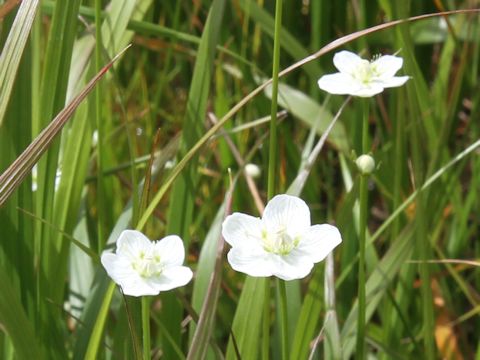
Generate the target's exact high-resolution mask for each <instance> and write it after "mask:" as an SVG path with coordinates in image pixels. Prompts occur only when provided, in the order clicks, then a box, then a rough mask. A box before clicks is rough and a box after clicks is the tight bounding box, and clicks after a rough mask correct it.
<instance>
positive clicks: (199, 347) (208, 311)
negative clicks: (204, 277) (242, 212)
mask: <svg viewBox="0 0 480 360" xmlns="http://www.w3.org/2000/svg"><path fill="white" fill-rule="evenodd" d="M233 189H234V184H233V183H232V184H231V185H230V188H229V190H228V192H227V194H226V196H225V201H224V206H222V207H221V208H220V211H221V210H224V211H223V212H220V211H219V214H221V215H223V216H222V219H223V218H224V217H225V214H229V213H230V211H231V210H230V209H231V206H232V193H233ZM215 230H216V231H214V232H213V234H214V235H216V238H215V240H216V241H215V243H214V244H215V253H214V254H215V256H214V260H215V263H214V265H215V267H214V269H212V270H213V271H212V272H211V275H210V279H209V283H208V289H207V291H206V296H205V298H204V299H205V300H204V302H203V304H202V308H201V312H200V314H199V320H198V324H197V328H196V330H195V334H194V335H193V338H192V343H191V346H190V349H189V351H188V356H187V359H198V360H201V359H204V358H205V356H206V354H207V349H208V344H209V342H210V337H211V335H212V333H213V332H214V324H215V312H216V309H217V304H218V297H219V295H220V283H221V274H222V267H223V254H224V251H223V248H224V241H223V238H222V236H221V222H220V221H218V223H217V224H216V229H215Z"/></svg>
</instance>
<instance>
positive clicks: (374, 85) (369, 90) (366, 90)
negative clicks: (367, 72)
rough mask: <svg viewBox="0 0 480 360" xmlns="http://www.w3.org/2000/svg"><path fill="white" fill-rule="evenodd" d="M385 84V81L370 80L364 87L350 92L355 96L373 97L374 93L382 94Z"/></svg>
mask: <svg viewBox="0 0 480 360" xmlns="http://www.w3.org/2000/svg"><path fill="white" fill-rule="evenodd" d="M383 89H384V86H383V83H380V82H370V83H368V84H365V85H364V86H363V87H361V88H359V89H357V90H355V91H352V92H350V94H351V95H353V96H359V97H372V96H374V95H377V94H380V93H381V92H383Z"/></svg>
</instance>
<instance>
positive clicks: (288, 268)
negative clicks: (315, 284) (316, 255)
mask: <svg viewBox="0 0 480 360" xmlns="http://www.w3.org/2000/svg"><path fill="white" fill-rule="evenodd" d="M299 255H300V254H298V253H296V252H295V251H292V252H291V253H290V254H288V255H286V256H276V257H275V259H274V260H275V261H274V269H273V275H275V276H276V277H278V278H280V279H283V280H287V281H289V280H296V279H303V278H304V277H305V276H307V275H308V274H310V272H311V271H312V268H313V262H312V261H311V260H310V259H309V257H308V256H299Z"/></svg>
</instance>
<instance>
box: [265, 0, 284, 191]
mask: <svg viewBox="0 0 480 360" xmlns="http://www.w3.org/2000/svg"><path fill="white" fill-rule="evenodd" d="M276 4H277V6H276V9H275V38H274V45H273V70H272V106H271V112H270V115H271V121H270V148H269V161H268V198H269V199H271V198H272V197H273V195H274V194H275V176H276V174H275V170H276V167H275V165H276V163H277V97H278V73H279V69H280V29H281V26H282V4H283V0H277V3H276Z"/></svg>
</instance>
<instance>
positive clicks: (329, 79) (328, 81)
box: [318, 73, 360, 95]
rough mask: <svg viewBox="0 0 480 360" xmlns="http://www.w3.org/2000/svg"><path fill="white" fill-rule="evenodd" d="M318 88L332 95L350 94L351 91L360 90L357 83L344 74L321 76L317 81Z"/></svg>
mask: <svg viewBox="0 0 480 360" xmlns="http://www.w3.org/2000/svg"><path fill="white" fill-rule="evenodd" d="M318 86H319V87H320V89H322V90H323V91H326V92H328V93H330V94H333V95H347V94H352V91H357V90H358V89H360V86H359V83H358V82H357V81H356V80H355V79H354V78H352V77H351V76H350V75H348V74H344V73H335V74H328V75H323V76H322V77H321V78H320V80H318Z"/></svg>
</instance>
